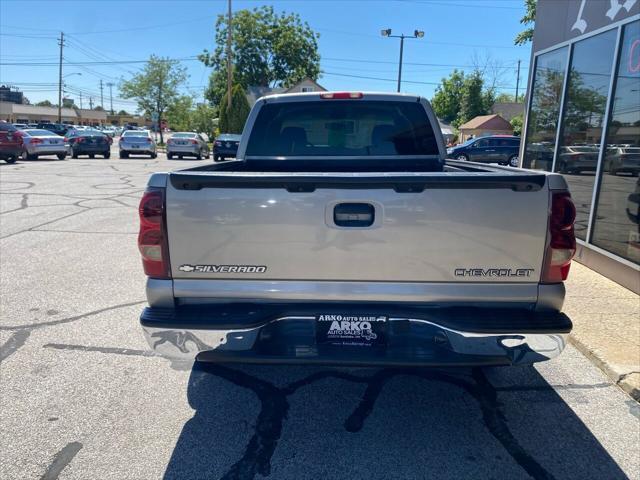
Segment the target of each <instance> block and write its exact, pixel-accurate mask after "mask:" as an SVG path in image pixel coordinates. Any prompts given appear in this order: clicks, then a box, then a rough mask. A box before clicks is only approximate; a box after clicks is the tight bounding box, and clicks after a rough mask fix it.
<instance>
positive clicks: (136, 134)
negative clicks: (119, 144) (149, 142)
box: [122, 130, 149, 137]
mask: <svg viewBox="0 0 640 480" xmlns="http://www.w3.org/2000/svg"><path fill="white" fill-rule="evenodd" d="M122 136H123V137H148V136H149V134H148V133H147V132H144V131H142V130H127V131H126V132H124V133H123V134H122Z"/></svg>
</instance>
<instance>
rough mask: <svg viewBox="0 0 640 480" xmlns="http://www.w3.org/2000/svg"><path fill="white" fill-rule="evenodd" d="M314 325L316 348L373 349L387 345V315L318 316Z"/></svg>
mask: <svg viewBox="0 0 640 480" xmlns="http://www.w3.org/2000/svg"><path fill="white" fill-rule="evenodd" d="M315 323H316V343H317V345H318V346H332V347H345V348H348V347H356V348H372V349H373V348H384V347H385V346H386V345H387V329H388V324H389V317H388V316H387V315H373V314H320V315H317V316H316V322H315Z"/></svg>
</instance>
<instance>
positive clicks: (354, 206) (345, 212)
mask: <svg viewBox="0 0 640 480" xmlns="http://www.w3.org/2000/svg"><path fill="white" fill-rule="evenodd" d="M374 220H375V209H374V207H373V205H371V204H370V203H339V204H338V205H336V206H335V208H334V209H333V222H334V223H335V224H336V225H337V226H339V227H370V226H371V225H373V221H374Z"/></svg>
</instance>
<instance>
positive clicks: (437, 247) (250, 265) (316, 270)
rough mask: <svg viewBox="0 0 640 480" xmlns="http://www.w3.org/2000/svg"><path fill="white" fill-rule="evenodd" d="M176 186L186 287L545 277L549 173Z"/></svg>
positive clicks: (175, 255) (171, 219)
mask: <svg viewBox="0 0 640 480" xmlns="http://www.w3.org/2000/svg"><path fill="white" fill-rule="evenodd" d="M169 180H170V181H169V182H167V192H166V205H167V230H168V237H169V246H170V251H169V256H170V260H171V271H172V275H173V278H174V279H194V280H195V279H198V280H204V279H224V280H231V279H244V280H298V281H354V282H357V281H359V282H380V281H383V282H489V283H496V282H500V283H510V284H511V283H513V284H516V283H529V284H535V283H537V282H538V281H539V279H540V269H541V265H542V262H543V255H544V251H545V241H546V232H547V221H548V218H547V217H548V203H549V191H548V188H547V186H546V185H545V177H544V176H543V175H535V174H531V173H528V174H525V173H510V172H508V173H504V174H499V173H495V172H490V173H469V172H464V173H429V174H424V173H415V174H410V173H407V174H389V173H380V174H375V173H354V174H344V173H342V174H295V175H294V174H291V175H290V176H287V175H283V174H279V175H269V174H238V173H223V172H216V173H211V172H194V173H172V174H171V175H170V177H169Z"/></svg>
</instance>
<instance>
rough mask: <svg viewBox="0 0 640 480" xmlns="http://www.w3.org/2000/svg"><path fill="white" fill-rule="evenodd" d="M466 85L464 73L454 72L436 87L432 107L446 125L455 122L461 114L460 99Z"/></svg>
mask: <svg viewBox="0 0 640 480" xmlns="http://www.w3.org/2000/svg"><path fill="white" fill-rule="evenodd" d="M463 85H464V73H463V72H460V71H458V70H454V71H453V72H451V74H450V75H449V78H443V79H442V83H441V84H440V85H438V86H437V87H436V92H435V95H434V96H433V98H432V99H431V105H432V106H433V110H434V112H435V114H436V116H437V117H438V118H439V119H441V120H442V121H444V122H446V123H451V122H453V121H454V120H455V119H456V118H457V117H458V113H459V112H460V99H461V98H462V88H463Z"/></svg>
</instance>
